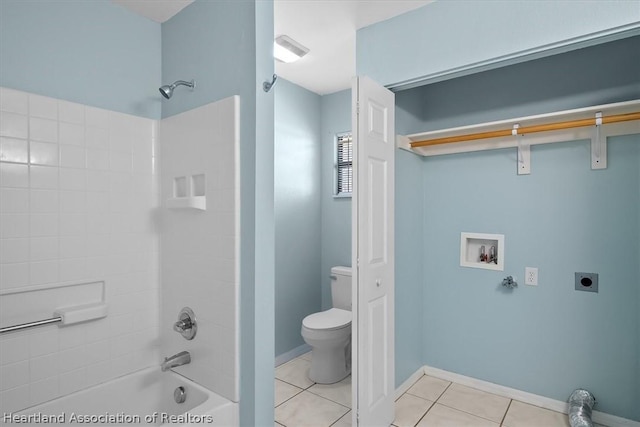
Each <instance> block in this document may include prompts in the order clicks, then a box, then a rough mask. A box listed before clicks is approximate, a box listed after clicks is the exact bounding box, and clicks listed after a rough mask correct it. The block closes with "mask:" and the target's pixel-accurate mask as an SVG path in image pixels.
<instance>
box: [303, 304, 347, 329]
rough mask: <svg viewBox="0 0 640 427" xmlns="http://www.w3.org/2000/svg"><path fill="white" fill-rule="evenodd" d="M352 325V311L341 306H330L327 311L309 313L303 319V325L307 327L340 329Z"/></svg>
mask: <svg viewBox="0 0 640 427" xmlns="http://www.w3.org/2000/svg"><path fill="white" fill-rule="evenodd" d="M348 325H351V312H350V311H347V310H342V309H339V308H330V309H329V310H327V311H321V312H320V313H313V314H310V315H308V316H307V317H305V318H304V320H303V321H302V326H304V327H305V328H307V329H323V330H331V329H340V328H344V327H345V326H348Z"/></svg>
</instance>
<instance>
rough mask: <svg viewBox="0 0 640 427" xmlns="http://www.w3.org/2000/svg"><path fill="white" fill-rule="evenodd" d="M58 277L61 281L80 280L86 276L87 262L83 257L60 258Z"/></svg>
mask: <svg viewBox="0 0 640 427" xmlns="http://www.w3.org/2000/svg"><path fill="white" fill-rule="evenodd" d="M58 265H59V279H58V280H60V281H61V282H80V281H82V280H83V279H86V278H87V263H86V262H85V260H84V258H70V259H61V260H60V261H59V262H58Z"/></svg>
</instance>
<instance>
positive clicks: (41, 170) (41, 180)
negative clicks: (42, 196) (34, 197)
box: [29, 166, 58, 190]
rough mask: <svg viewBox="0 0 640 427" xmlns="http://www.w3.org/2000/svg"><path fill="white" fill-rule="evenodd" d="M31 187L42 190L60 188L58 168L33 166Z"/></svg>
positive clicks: (31, 169)
mask: <svg viewBox="0 0 640 427" xmlns="http://www.w3.org/2000/svg"><path fill="white" fill-rule="evenodd" d="M30 178H31V180H30V183H29V186H30V187H31V188H35V189H41V190H44V189H46V190H54V189H57V188H58V168H56V167H50V166H31V167H30Z"/></svg>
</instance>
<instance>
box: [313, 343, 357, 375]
mask: <svg viewBox="0 0 640 427" xmlns="http://www.w3.org/2000/svg"><path fill="white" fill-rule="evenodd" d="M350 374H351V340H350V339H349V342H348V343H347V344H346V346H345V345H344V344H343V345H341V346H336V347H329V348H326V347H325V348H321V347H320V348H319V347H312V350H311V369H310V370H309V379H310V380H311V381H313V382H316V383H318V384H333V383H337V382H338V381H342V380H343V379H345V378H346V377H348V376H349V375H350Z"/></svg>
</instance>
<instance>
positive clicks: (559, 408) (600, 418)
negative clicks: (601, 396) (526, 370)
mask: <svg viewBox="0 0 640 427" xmlns="http://www.w3.org/2000/svg"><path fill="white" fill-rule="evenodd" d="M422 373H424V374H425V375H429V376H432V377H436V378H440V379H443V380H447V381H452V382H455V383H458V384H462V385H465V386H467V387H472V388H475V389H477V390H482V391H486V392H487V393H492V394H497V395H498V396H503V397H506V398H509V399H514V400H519V401H520V402H524V403H528V404H530V405H534V406H539V407H541V408H545V409H550V410H552V411H556V412H561V413H563V414H566V413H568V412H569V405H568V403H567V402H562V401H560V400H555V399H550V398H548V397H544V396H540V395H537V394H533V393H528V392H526V391H521V390H516V389H514V388H510V387H505V386H502V385H499V384H494V383H490V382H488V381H483V380H478V379H476V378H471V377H467V376H465V375H460V374H456V373H454V372H449V371H445V370H442V369H438V368H432V367H431V366H424V368H423V370H422V372H420V375H422ZM416 374H417V372H416ZM416 374H413V375H412V376H411V378H409V379H408V380H407V381H405V383H403V384H402V385H401V386H400V387H401V388H402V387H405V384H406V383H407V382H409V381H410V380H411V379H412V378H414V377H416ZM420 375H417V377H416V378H415V379H414V380H413V381H416V380H417V379H418V378H420ZM411 384H413V383H410V384H409V385H408V386H406V388H405V389H404V390H405V391H406V390H407V389H408V388H409V387H410V386H411ZM398 390H400V388H399V389H398ZM397 397H398V394H397V391H396V398H397ZM591 419H592V420H593V422H594V423H597V424H603V425H605V426H608V427H640V422H638V421H633V420H629V419H626V418H622V417H618V416H615V415H610V414H606V413H604V412H599V411H593V415H592V417H591Z"/></svg>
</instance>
